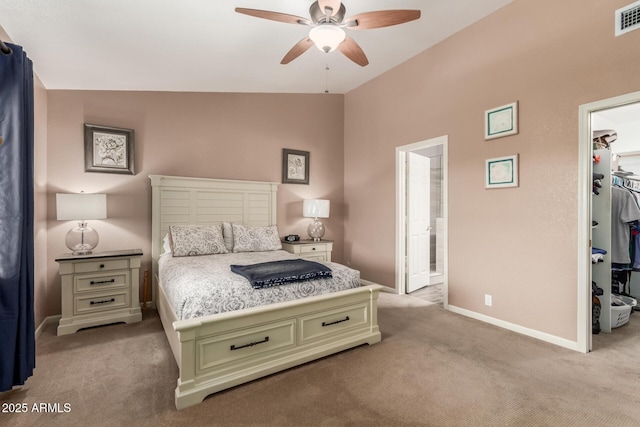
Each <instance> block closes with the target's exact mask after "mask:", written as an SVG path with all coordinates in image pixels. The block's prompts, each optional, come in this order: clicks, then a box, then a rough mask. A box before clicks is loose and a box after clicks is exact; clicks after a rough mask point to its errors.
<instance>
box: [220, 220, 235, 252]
mask: <svg viewBox="0 0 640 427" xmlns="http://www.w3.org/2000/svg"><path fill="white" fill-rule="evenodd" d="M222 237H223V238H224V247H225V248H227V250H228V251H229V252H232V251H233V229H232V228H231V223H230V222H226V221H224V222H223V223H222Z"/></svg>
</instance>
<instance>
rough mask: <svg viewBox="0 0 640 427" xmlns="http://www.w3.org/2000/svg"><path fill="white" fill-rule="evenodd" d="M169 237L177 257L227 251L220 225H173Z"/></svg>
mask: <svg viewBox="0 0 640 427" xmlns="http://www.w3.org/2000/svg"><path fill="white" fill-rule="evenodd" d="M169 237H170V240H171V250H172V252H173V256H175V257H179V256H195V255H212V254H226V253H227V248H225V246H224V240H223V239H222V226H220V225H208V226H196V225H171V226H169Z"/></svg>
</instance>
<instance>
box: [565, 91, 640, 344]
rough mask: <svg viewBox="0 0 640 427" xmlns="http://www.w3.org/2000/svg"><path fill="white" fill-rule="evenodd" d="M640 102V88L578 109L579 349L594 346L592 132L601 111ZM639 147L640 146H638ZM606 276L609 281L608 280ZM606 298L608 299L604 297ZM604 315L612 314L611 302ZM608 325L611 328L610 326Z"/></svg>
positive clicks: (608, 110)
mask: <svg viewBox="0 0 640 427" xmlns="http://www.w3.org/2000/svg"><path fill="white" fill-rule="evenodd" d="M638 103H640V92H634V93H630V94H627V95H622V96H619V97H615V98H609V99H605V100H601V101H597V102H593V103H590V104H585V105H581V106H580V109H579V144H580V145H579V150H578V151H579V166H578V169H579V177H578V180H579V184H580V191H579V206H578V224H579V226H578V299H579V303H578V337H577V345H578V350H580V351H583V352H585V353H586V352H588V351H591V350H592V349H593V342H592V322H591V313H592V306H591V301H592V298H591V282H592V280H593V276H592V261H591V247H592V245H593V243H594V242H593V237H594V234H593V229H592V221H593V220H594V219H595V218H592V215H591V214H592V211H591V209H592V206H591V199H592V196H591V194H592V191H593V175H592V173H593V171H594V170H593V169H594V166H593V163H594V162H593V154H594V152H593V132H594V131H596V130H597V129H596V127H595V126H600V124H599V123H598V114H602V113H604V112H607V114H609V113H611V112H613V111H614V110H615V109H617V108H622V107H625V106H630V105H633V104H637V105H640V104H638ZM638 149H639V150H640V147H639V148H638ZM608 281H609V280H607V284H608ZM605 301H607V302H608V300H607V299H606V298H605ZM606 308H607V309H606V310H603V311H602V313H601V316H603V315H604V316H610V306H609V304H608V303H607V305H606ZM607 329H608V328H607Z"/></svg>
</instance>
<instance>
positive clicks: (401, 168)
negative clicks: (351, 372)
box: [395, 135, 449, 309]
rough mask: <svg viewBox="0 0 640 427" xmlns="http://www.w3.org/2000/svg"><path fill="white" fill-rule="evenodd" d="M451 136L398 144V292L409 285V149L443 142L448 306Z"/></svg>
mask: <svg viewBox="0 0 640 427" xmlns="http://www.w3.org/2000/svg"><path fill="white" fill-rule="evenodd" d="M448 143H449V136H448V135H443V136H439V137H436V138H431V139H427V140H424V141H419V142H415V143H413V144H408V145H403V146H401V147H396V283H395V292H396V293H397V294H405V293H406V289H407V286H406V285H407V268H406V265H407V264H406V258H407V249H406V248H407V221H406V212H407V166H406V160H407V153H408V152H412V151H417V150H421V149H424V148H429V147H434V146H437V145H442V194H443V200H442V204H443V212H442V217H443V228H444V230H443V235H444V236H443V240H444V242H443V244H444V260H443V263H444V267H443V268H444V271H443V278H444V281H443V286H444V303H443V306H444V308H445V309H446V308H447V307H448V300H449V298H448V292H447V289H448V283H449V281H448V275H449V244H448V242H449V231H448V229H449V219H448V218H449V200H448V197H449V196H448V195H449V191H448V174H449V172H448V167H449V148H448Z"/></svg>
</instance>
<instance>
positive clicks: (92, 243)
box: [64, 222, 100, 255]
mask: <svg viewBox="0 0 640 427" xmlns="http://www.w3.org/2000/svg"><path fill="white" fill-rule="evenodd" d="M99 241H100V238H99V236H98V232H97V231H96V230H94V229H93V228H91V227H89V226H88V225H87V223H86V222H79V223H78V226H77V227H74V228H72V229H71V230H69V232H68V233H67V236H66V237H65V239H64V243H65V244H66V245H67V247H68V248H69V249H71V251H72V252H73V255H88V254H90V253H91V251H92V250H93V249H94V248H95V247H96V246H98V242H99Z"/></svg>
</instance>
